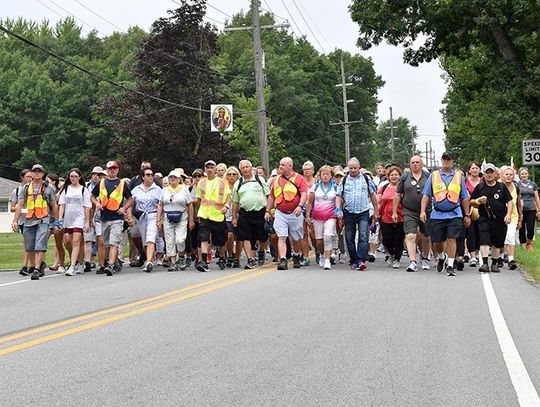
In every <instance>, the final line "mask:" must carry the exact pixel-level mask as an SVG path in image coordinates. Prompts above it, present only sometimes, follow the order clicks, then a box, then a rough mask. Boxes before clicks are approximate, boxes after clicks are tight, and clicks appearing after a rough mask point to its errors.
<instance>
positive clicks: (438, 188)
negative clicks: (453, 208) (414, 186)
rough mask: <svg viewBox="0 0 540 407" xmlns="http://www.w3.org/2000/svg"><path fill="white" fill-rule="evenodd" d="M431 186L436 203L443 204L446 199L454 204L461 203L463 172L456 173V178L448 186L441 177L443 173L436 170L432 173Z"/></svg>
mask: <svg viewBox="0 0 540 407" xmlns="http://www.w3.org/2000/svg"><path fill="white" fill-rule="evenodd" d="M431 185H432V188H433V197H434V198H435V202H442V201H444V200H445V199H447V200H448V201H450V202H452V203H458V202H459V195H460V192H461V172H459V171H454V176H453V177H452V180H451V181H450V183H449V184H448V186H447V185H446V184H445V182H444V181H443V179H442V177H441V172H440V171H439V170H435V171H433V172H432V173H431Z"/></svg>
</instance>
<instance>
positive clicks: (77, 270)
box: [74, 263, 84, 274]
mask: <svg viewBox="0 0 540 407" xmlns="http://www.w3.org/2000/svg"><path fill="white" fill-rule="evenodd" d="M74 269H75V274H82V273H84V269H83V265H82V264H78V263H77V264H76V265H75V267H74Z"/></svg>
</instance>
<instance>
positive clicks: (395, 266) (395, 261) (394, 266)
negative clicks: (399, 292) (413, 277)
mask: <svg viewBox="0 0 540 407" xmlns="http://www.w3.org/2000/svg"><path fill="white" fill-rule="evenodd" d="M400 266H401V264H399V260H394V261H393V262H392V268H394V269H398V268H400Z"/></svg>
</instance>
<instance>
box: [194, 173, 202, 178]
mask: <svg viewBox="0 0 540 407" xmlns="http://www.w3.org/2000/svg"><path fill="white" fill-rule="evenodd" d="M192 177H193V178H201V175H200V174H195V175H192Z"/></svg>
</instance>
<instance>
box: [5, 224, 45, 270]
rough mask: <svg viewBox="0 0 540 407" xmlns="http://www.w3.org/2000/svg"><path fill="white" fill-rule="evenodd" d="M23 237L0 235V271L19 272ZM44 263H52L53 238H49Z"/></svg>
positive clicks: (18, 235)
mask: <svg viewBox="0 0 540 407" xmlns="http://www.w3.org/2000/svg"><path fill="white" fill-rule="evenodd" d="M23 247H24V244H23V236H22V234H20V233H0V271H2V270H19V269H20V268H21V266H22V254H23ZM48 248H49V250H48V251H47V256H46V260H45V261H46V262H47V264H48V265H52V264H53V263H54V237H52V236H51V237H50V238H49V244H48Z"/></svg>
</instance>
